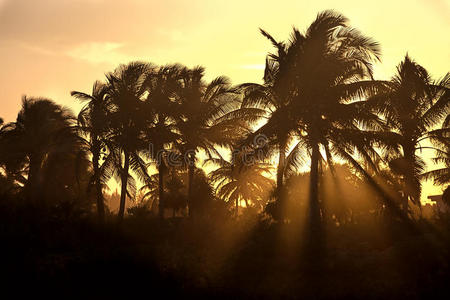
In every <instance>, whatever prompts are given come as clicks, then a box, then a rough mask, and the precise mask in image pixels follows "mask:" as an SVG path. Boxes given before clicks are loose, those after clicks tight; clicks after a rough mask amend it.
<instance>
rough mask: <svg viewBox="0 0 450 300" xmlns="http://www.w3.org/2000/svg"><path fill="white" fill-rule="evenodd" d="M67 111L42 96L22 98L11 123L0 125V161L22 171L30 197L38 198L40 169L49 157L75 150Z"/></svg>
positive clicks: (39, 194)
mask: <svg viewBox="0 0 450 300" xmlns="http://www.w3.org/2000/svg"><path fill="white" fill-rule="evenodd" d="M74 120H75V117H74V116H73V115H72V113H71V112H70V110H68V109H66V108H63V107H61V106H59V105H57V104H56V103H54V102H53V101H51V100H49V99H44V98H28V97H26V96H24V97H23V99H22V108H21V110H20V112H19V114H18V115H17V119H16V121H15V122H11V123H8V124H6V125H4V127H3V128H2V134H1V135H2V137H1V142H2V146H1V147H0V149H1V154H0V156H1V157H0V161H2V162H3V163H4V164H5V165H6V168H7V169H9V170H14V171H17V172H21V171H22V170H23V171H24V173H25V176H26V181H25V190H26V194H27V197H28V198H29V199H31V200H35V201H38V200H42V189H41V188H40V186H41V184H42V183H43V176H44V174H43V171H44V166H45V164H46V163H47V162H48V161H50V160H51V159H52V157H54V156H56V155H59V156H60V157H62V159H65V158H66V156H64V155H63V156H61V155H60V154H61V153H63V154H64V153H72V152H73V151H77V149H79V139H78V137H77V135H76V132H75V130H74V127H73V126H72V125H73V122H74Z"/></svg>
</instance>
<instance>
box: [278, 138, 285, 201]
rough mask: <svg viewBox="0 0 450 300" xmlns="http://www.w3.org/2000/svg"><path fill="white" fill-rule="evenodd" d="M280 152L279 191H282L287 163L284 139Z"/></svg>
mask: <svg viewBox="0 0 450 300" xmlns="http://www.w3.org/2000/svg"><path fill="white" fill-rule="evenodd" d="M279 146H280V153H279V155H278V167H277V191H278V193H279V192H280V191H281V188H282V186H283V178H284V167H285V164H286V143H285V142H284V141H283V142H281V143H280V145H279Z"/></svg>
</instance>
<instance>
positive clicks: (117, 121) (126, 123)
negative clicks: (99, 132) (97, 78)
mask: <svg viewBox="0 0 450 300" xmlns="http://www.w3.org/2000/svg"><path fill="white" fill-rule="evenodd" d="M151 71H152V66H151V65H149V64H146V63H142V62H132V63H129V64H128V65H120V66H119V67H118V68H117V69H116V70H115V71H114V72H112V73H108V74H107V75H106V77H107V85H108V92H107V98H108V100H107V101H111V105H112V108H111V110H110V112H109V115H108V122H109V124H108V125H109V128H110V129H109V130H110V133H109V138H108V140H107V141H105V142H106V143H107V146H108V149H109V151H110V152H111V153H112V155H111V164H112V165H114V167H115V169H116V170H118V172H119V174H120V181H121V193H120V207H119V212H118V217H119V220H122V219H123V216H124V212H125V201H126V196H127V195H128V196H129V197H130V198H133V195H134V194H135V192H136V184H135V181H134V178H133V177H132V176H131V175H130V170H132V171H133V172H134V174H136V175H137V176H138V178H139V179H141V180H145V179H146V178H147V177H148V174H147V165H146V163H145V162H144V160H143V159H142V157H141V153H142V152H143V151H144V150H146V149H147V145H146V144H145V141H144V140H143V133H142V132H143V130H144V128H145V125H146V124H145V123H146V116H145V113H144V112H145V110H144V109H143V103H144V99H145V93H146V81H147V79H148V76H149V73H150V72H151Z"/></svg>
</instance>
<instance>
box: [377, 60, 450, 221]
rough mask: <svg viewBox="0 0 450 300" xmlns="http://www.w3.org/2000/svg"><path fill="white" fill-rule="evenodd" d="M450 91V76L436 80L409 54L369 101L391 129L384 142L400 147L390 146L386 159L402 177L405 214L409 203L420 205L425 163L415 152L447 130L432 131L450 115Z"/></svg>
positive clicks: (385, 135) (392, 168) (385, 134)
mask: <svg viewBox="0 0 450 300" xmlns="http://www.w3.org/2000/svg"><path fill="white" fill-rule="evenodd" d="M449 88H450V74H449V73H447V74H446V75H445V76H444V77H443V78H442V79H441V80H439V81H433V80H432V79H431V77H430V75H429V74H428V72H427V71H426V70H425V68H423V67H422V66H420V65H419V64H417V63H416V62H414V61H413V60H412V59H411V58H410V57H409V56H408V55H406V57H405V59H404V60H403V61H402V62H401V63H400V64H399V65H398V67H397V74H396V75H394V76H393V77H392V79H391V80H390V82H389V83H388V84H387V89H385V90H383V91H380V92H379V93H378V94H377V95H375V96H373V97H371V98H370V99H369V101H368V105H369V106H371V107H372V108H373V109H374V111H375V112H376V113H378V114H380V115H382V116H383V117H384V119H385V120H386V124H387V126H388V127H389V129H390V132H389V133H383V134H384V139H385V142H386V143H387V144H389V145H399V146H400V148H401V152H399V151H394V150H395V147H388V149H389V150H390V151H389V152H387V153H386V156H387V159H388V160H389V162H390V167H391V170H392V171H393V172H394V173H396V174H398V175H400V176H401V177H402V185H403V188H402V190H403V194H404V195H403V197H402V199H403V200H402V208H403V210H404V211H405V212H406V213H407V212H408V201H409V200H411V201H412V202H413V203H414V204H416V205H419V206H420V194H421V183H420V174H421V173H423V170H424V168H425V163H424V161H423V160H422V159H421V158H420V157H419V156H418V155H417V154H416V152H417V151H418V150H420V149H423V148H424V147H423V146H422V145H421V142H422V141H424V140H426V139H429V138H431V139H432V140H435V141H437V140H438V139H439V136H441V137H442V133H443V132H444V131H445V130H448V129H435V130H432V128H433V127H434V126H436V125H438V124H439V122H441V121H442V118H443V117H447V116H448V114H449V109H450V90H449ZM429 148H432V149H437V148H436V147H429Z"/></svg>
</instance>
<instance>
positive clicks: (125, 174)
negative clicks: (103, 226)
mask: <svg viewBox="0 0 450 300" xmlns="http://www.w3.org/2000/svg"><path fill="white" fill-rule="evenodd" d="M124 160H125V162H124V166H123V170H122V175H121V177H122V178H121V181H122V187H121V191H120V207H119V214H118V216H119V220H120V221H122V220H123V216H124V214H125V200H126V197H127V184H128V170H129V168H130V153H128V151H126V152H125V159H124Z"/></svg>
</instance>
